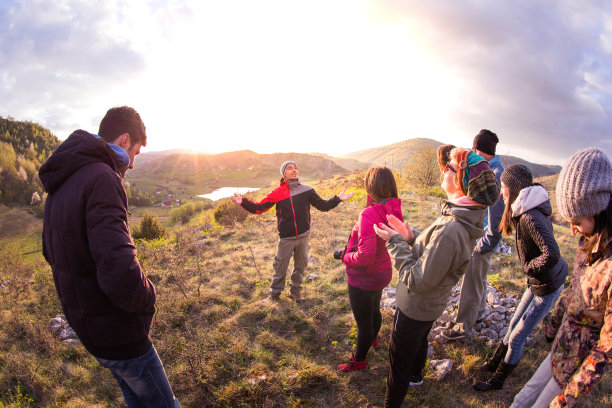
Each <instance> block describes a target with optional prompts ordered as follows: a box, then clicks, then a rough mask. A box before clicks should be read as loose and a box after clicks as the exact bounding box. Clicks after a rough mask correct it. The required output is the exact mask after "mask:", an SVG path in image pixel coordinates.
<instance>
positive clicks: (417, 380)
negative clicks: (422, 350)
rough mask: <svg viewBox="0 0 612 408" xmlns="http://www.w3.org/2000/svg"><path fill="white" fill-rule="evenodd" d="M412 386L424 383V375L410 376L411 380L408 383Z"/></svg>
mask: <svg viewBox="0 0 612 408" xmlns="http://www.w3.org/2000/svg"><path fill="white" fill-rule="evenodd" d="M408 385H409V386H411V387H418V386H419V385H423V377H417V376H416V375H411V376H410V382H409V383H408Z"/></svg>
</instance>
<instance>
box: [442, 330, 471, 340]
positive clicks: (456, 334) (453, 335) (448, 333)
mask: <svg viewBox="0 0 612 408" xmlns="http://www.w3.org/2000/svg"><path fill="white" fill-rule="evenodd" d="M440 335H441V336H442V337H444V338H445V339H446V340H460V339H465V338H466V337H467V334H466V333H465V332H462V331H459V329H446V330H442V331H441V332H440Z"/></svg>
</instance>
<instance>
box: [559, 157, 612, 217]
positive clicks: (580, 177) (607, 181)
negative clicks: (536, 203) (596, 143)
mask: <svg viewBox="0 0 612 408" xmlns="http://www.w3.org/2000/svg"><path fill="white" fill-rule="evenodd" d="M611 194H612V166H610V160H609V159H608V157H607V156H606V155H605V154H604V153H603V152H602V151H601V150H599V149H596V148H594V147H589V148H588V149H584V150H581V151H579V152H578V153H576V154H574V155H573V156H572V157H570V159H569V161H568V162H567V164H566V165H565V167H563V170H561V174H559V179H558V180H557V190H556V196H557V206H558V207H559V212H560V213H561V215H562V216H563V217H565V218H566V219H568V220H575V219H577V218H580V217H592V216H594V215H597V214H599V213H600V212H602V211H603V210H605V209H606V208H608V205H609V203H610V195H611Z"/></svg>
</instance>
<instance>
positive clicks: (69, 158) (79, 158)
mask: <svg viewBox="0 0 612 408" xmlns="http://www.w3.org/2000/svg"><path fill="white" fill-rule="evenodd" d="M113 155H114V153H113V151H112V149H111V148H110V147H109V146H108V144H107V143H106V142H105V141H104V140H102V139H99V138H96V137H95V136H93V135H92V134H90V133H88V132H86V131H84V130H77V131H75V132H73V133H72V134H71V135H70V136H68V138H67V139H66V140H65V141H64V142H63V143H62V144H61V145H60V146H59V147H58V148H57V149H56V150H55V151H54V152H53V154H52V155H51V157H49V158H48V159H47V161H46V162H44V163H43V165H42V166H40V171H39V172H38V175H39V177H40V180H41V181H42V183H43V187H44V188H45V191H46V192H47V193H53V192H54V191H56V190H57V189H58V188H59V187H60V186H61V185H62V184H63V183H64V181H66V180H67V179H68V178H69V177H70V176H72V175H73V174H74V173H75V172H76V171H78V170H79V169H81V168H82V167H85V166H87V165H89V164H92V163H96V162H102V163H106V164H108V165H109V166H110V168H111V169H113V170H114V171H115V172H117V173H119V171H118V169H117V165H116V163H115V159H114V158H113Z"/></svg>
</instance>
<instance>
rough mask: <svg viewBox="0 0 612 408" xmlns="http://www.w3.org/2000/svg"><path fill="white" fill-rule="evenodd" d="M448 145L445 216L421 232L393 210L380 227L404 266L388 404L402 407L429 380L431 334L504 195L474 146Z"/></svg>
mask: <svg viewBox="0 0 612 408" xmlns="http://www.w3.org/2000/svg"><path fill="white" fill-rule="evenodd" d="M443 149H448V147H445V146H441V147H440V148H439V150H438V164H439V165H440V169H441V171H442V175H443V177H442V185H441V187H442V189H443V190H444V192H445V193H446V195H447V196H448V200H447V201H446V202H445V204H444V206H443V207H442V210H441V212H442V213H441V215H440V217H438V219H437V220H436V221H434V223H433V224H431V225H430V226H429V227H428V228H427V229H425V231H423V232H422V233H421V234H419V235H418V236H415V234H414V232H413V231H412V229H411V228H410V227H409V225H408V223H407V222H406V223H404V222H402V221H401V220H399V219H398V218H397V217H394V216H393V215H389V216H387V221H388V224H389V225H386V224H385V223H382V222H381V223H379V224H378V225H375V226H374V231H375V232H376V234H377V235H378V236H379V237H380V238H382V239H384V240H385V241H387V249H388V250H389V254H390V255H391V259H392V261H393V263H394V265H395V268H396V269H397V270H398V271H399V282H398V284H397V288H396V301H397V310H396V312H395V316H394V319H393V325H392V329H391V341H390V345H389V372H388V375H387V390H386V395H385V407H386V408H393V407H400V406H401V405H402V402H403V400H404V397H405V396H406V392H407V391H408V387H410V386H418V385H420V384H422V383H423V368H424V367H425V362H426V360H427V346H428V342H427V335H428V334H429V331H430V330H431V327H432V325H433V322H434V321H435V320H436V319H437V318H438V317H440V315H441V314H442V312H443V311H444V309H445V308H446V303H447V301H448V298H449V297H450V293H451V289H452V288H453V286H454V285H455V284H456V283H457V281H458V280H459V279H460V278H461V276H462V275H463V274H464V273H465V271H466V269H467V267H468V264H469V262H470V256H471V254H472V251H473V249H474V245H475V243H476V240H477V239H478V238H480V237H482V235H483V219H484V215H485V208H486V207H487V206H490V205H492V204H494V203H495V202H496V201H497V199H498V198H499V184H498V183H497V180H496V178H495V174H494V173H493V171H492V170H491V168H490V167H489V164H488V163H487V161H486V160H485V159H484V158H483V157H481V156H479V155H477V154H476V153H473V152H471V151H469V150H468V149H461V148H455V149H452V150H451V151H450V155H448V154H447V153H445V152H444V151H443ZM441 150H442V151H441Z"/></svg>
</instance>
